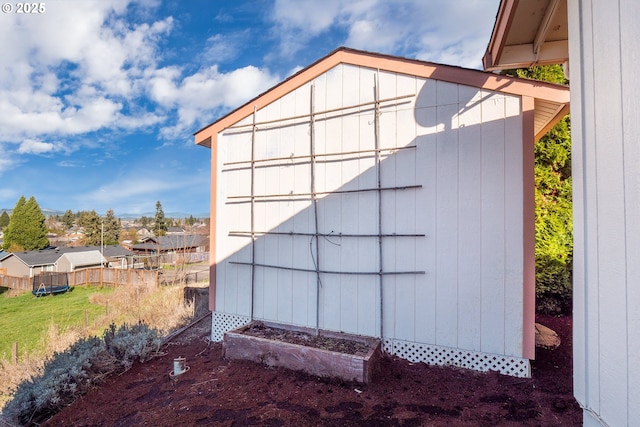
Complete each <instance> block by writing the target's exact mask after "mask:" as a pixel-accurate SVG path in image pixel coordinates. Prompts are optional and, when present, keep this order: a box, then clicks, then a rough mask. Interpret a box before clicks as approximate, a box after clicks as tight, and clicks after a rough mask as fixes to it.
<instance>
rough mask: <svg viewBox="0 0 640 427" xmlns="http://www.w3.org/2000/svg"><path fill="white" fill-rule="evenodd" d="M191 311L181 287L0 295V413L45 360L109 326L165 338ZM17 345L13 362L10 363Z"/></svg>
mask: <svg viewBox="0 0 640 427" xmlns="http://www.w3.org/2000/svg"><path fill="white" fill-rule="evenodd" d="M85 309H87V313H88V318H89V322H88V323H89V326H88V327H85V320H84V310H85ZM193 313H194V305H193V303H188V304H185V302H184V288H183V287H182V286H160V287H157V288H156V287H146V286H120V287H115V288H113V287H105V288H99V287H87V288H84V287H82V286H79V287H75V288H74V290H73V291H72V292H70V293H66V294H59V295H53V296H45V297H40V298H36V297H34V296H32V295H31V293H28V294H20V295H16V294H15V293H14V291H9V292H6V293H5V294H4V295H0V331H2V333H0V346H2V347H0V378H1V379H2V380H0V410H1V409H2V408H3V407H4V406H5V404H6V403H7V402H8V401H9V400H10V399H11V398H12V397H13V395H14V393H15V391H16V388H17V387H18V385H19V384H20V383H23V382H24V381H27V380H29V379H30V378H36V377H38V376H40V375H42V373H43V372H44V370H45V364H46V363H47V361H50V360H52V358H54V357H55V355H56V354H59V353H62V352H64V351H66V350H67V349H68V348H69V347H70V346H72V345H73V344H74V343H76V342H78V341H79V340H83V339H89V338H90V337H91V336H102V335H103V333H104V331H105V329H107V328H109V327H110V325H111V324H114V325H116V326H118V325H124V324H129V325H137V324H140V323H143V324H145V325H147V326H148V327H150V328H153V329H154V330H157V331H158V333H159V334H161V335H164V334H166V333H168V332H170V331H172V330H175V329H176V328H178V327H179V326H182V325H184V324H185V323H187V322H188V321H189V320H190V319H191V318H192V317H193ZM5 332H6V333H5ZM15 341H17V342H18V343H19V353H20V354H19V357H18V363H17V364H14V363H13V361H12V360H11V346H12V345H13V342H15ZM27 343H30V344H27ZM3 353H4V357H3Z"/></svg>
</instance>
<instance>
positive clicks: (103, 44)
mask: <svg viewBox="0 0 640 427" xmlns="http://www.w3.org/2000/svg"><path fill="white" fill-rule="evenodd" d="M129 3H130V2H129V1H128V0H112V1H89V0H86V1H81V2H78V1H63V0H60V1H56V2H53V3H51V4H47V12H46V14H42V15H38V16H28V17H27V16H18V15H16V18H15V19H12V20H7V19H5V21H6V22H4V21H3V22H2V25H0V43H1V46H2V52H3V61H2V64H0V141H15V140H22V139H25V138H32V139H38V138H39V137H41V136H43V135H51V134H57V135H77V134H81V133H85V132H91V131H95V130H99V129H103V128H107V127H108V128H116V129H117V128H119V127H122V126H123V124H124V126H126V127H127V128H132V127H133V126H135V125H134V124H135V122H136V120H126V119H127V118H130V117H131V115H132V112H131V111H127V110H126V108H127V106H128V105H129V103H130V102H132V101H133V100H135V99H136V98H140V97H142V96H144V95H145V93H144V90H145V87H146V84H147V82H146V81H145V79H144V76H145V70H147V69H155V68H156V63H157V61H158V59H159V58H160V55H159V48H158V43H159V41H160V40H161V39H162V37H164V36H166V35H167V34H169V33H170V31H171V30H172V28H173V25H174V21H173V18H172V17H167V18H164V19H160V20H156V21H151V22H149V23H140V24H135V23H131V22H130V21H129V20H130V19H131V17H130V16H128V15H127V14H126V11H127V7H128V6H129ZM136 7H138V8H139V7H144V4H143V5H142V6H140V5H136ZM136 113H137V114H140V115H142V117H141V118H142V120H140V121H139V123H140V126H143V127H144V126H147V125H148V124H149V123H156V122H157V117H153V118H152V117H151V116H150V115H149V114H148V113H147V112H145V111H141V110H139V109H138V110H136ZM123 119H124V120H123Z"/></svg>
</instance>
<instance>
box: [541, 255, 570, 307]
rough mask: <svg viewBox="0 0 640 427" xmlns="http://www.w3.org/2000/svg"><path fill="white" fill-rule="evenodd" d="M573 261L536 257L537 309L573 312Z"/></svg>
mask: <svg viewBox="0 0 640 427" xmlns="http://www.w3.org/2000/svg"><path fill="white" fill-rule="evenodd" d="M571 283H572V271H571V261H570V260H567V261H565V260H561V259H557V258H552V257H549V256H539V257H537V259H536V311H538V312H540V313H546V314H567V313H571V301H572V286H571Z"/></svg>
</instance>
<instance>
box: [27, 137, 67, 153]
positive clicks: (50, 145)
mask: <svg viewBox="0 0 640 427" xmlns="http://www.w3.org/2000/svg"><path fill="white" fill-rule="evenodd" d="M57 151H67V149H66V147H65V146H64V145H63V144H61V143H59V142H42V141H36V140H33V139H25V140H24V141H22V143H21V144H20V147H19V148H18V153H20V154H51V153H55V152H57Z"/></svg>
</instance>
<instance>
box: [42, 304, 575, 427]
mask: <svg viewBox="0 0 640 427" xmlns="http://www.w3.org/2000/svg"><path fill="white" fill-rule="evenodd" d="M537 321H538V322H540V323H542V324H544V325H546V326H548V327H550V328H551V329H553V330H555V331H556V332H557V333H558V335H559V336H560V338H561V339H562V344H561V346H560V347H559V348H557V349H555V350H543V349H538V353H537V356H536V358H537V359H536V360H535V361H534V362H533V378H530V379H522V378H513V377H508V376H503V375H500V374H497V373H494V372H491V373H478V372H473V371H468V370H462V369H456V368H448V367H433V366H427V365H425V364H422V363H409V362H407V361H405V360H402V359H397V358H390V357H386V358H384V359H383V361H382V369H381V372H380V374H379V375H378V376H377V377H376V378H375V379H374V380H373V381H372V382H371V383H370V384H368V385H361V384H353V383H345V382H342V381H336V380H331V379H324V378H318V377H314V376H309V375H306V374H303V373H298V372H291V371H287V370H285V369H279V368H268V367H263V366H261V365H258V364H254V363H251V362H244V361H227V360H224V359H223V358H222V346H221V345H220V344H215V343H210V342H208V340H207V337H208V334H209V326H210V325H208V323H207V322H208V319H207V321H205V322H203V323H201V324H199V325H198V327H195V328H191V329H189V330H188V331H186V332H185V333H184V334H182V335H179V336H178V337H177V338H176V339H175V340H173V341H172V342H171V343H169V344H168V345H167V346H166V348H165V349H164V353H165V354H163V355H162V356H160V357H157V358H155V359H153V360H151V361H149V362H147V363H144V364H136V365H134V367H133V368H132V369H130V370H129V371H127V372H126V373H124V374H122V375H119V376H114V377H112V378H110V379H108V380H107V381H106V382H105V383H104V384H103V385H102V386H100V387H99V388H96V389H95V390H93V391H91V392H90V393H89V394H87V395H86V396H83V397H81V398H79V399H78V400H76V402H74V403H73V404H72V405H71V406H69V407H67V408H65V409H64V410H62V411H61V412H59V413H58V414H57V415H55V416H54V417H53V418H51V419H50V420H49V421H48V422H47V423H45V425H48V426H62V425H64V426H98V425H99V426H177V425H180V426H199V425H207V426H210V425H221V426H247V425H256V426H292V425H296V426H316V425H321V426H424V425H429V426H447V427H451V426H523V425H524V426H580V425H582V411H581V410H580V408H579V407H578V404H577V403H576V401H575V399H574V398H573V391H572V389H573V387H572V366H571V365H572V355H571V318H570V317H551V316H538V319H537ZM178 357H185V358H186V363H187V366H188V367H189V370H188V371H187V372H186V373H184V374H182V375H179V376H177V377H173V378H172V377H171V376H170V375H169V373H170V372H171V371H172V369H173V361H174V359H175V358H178Z"/></svg>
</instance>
